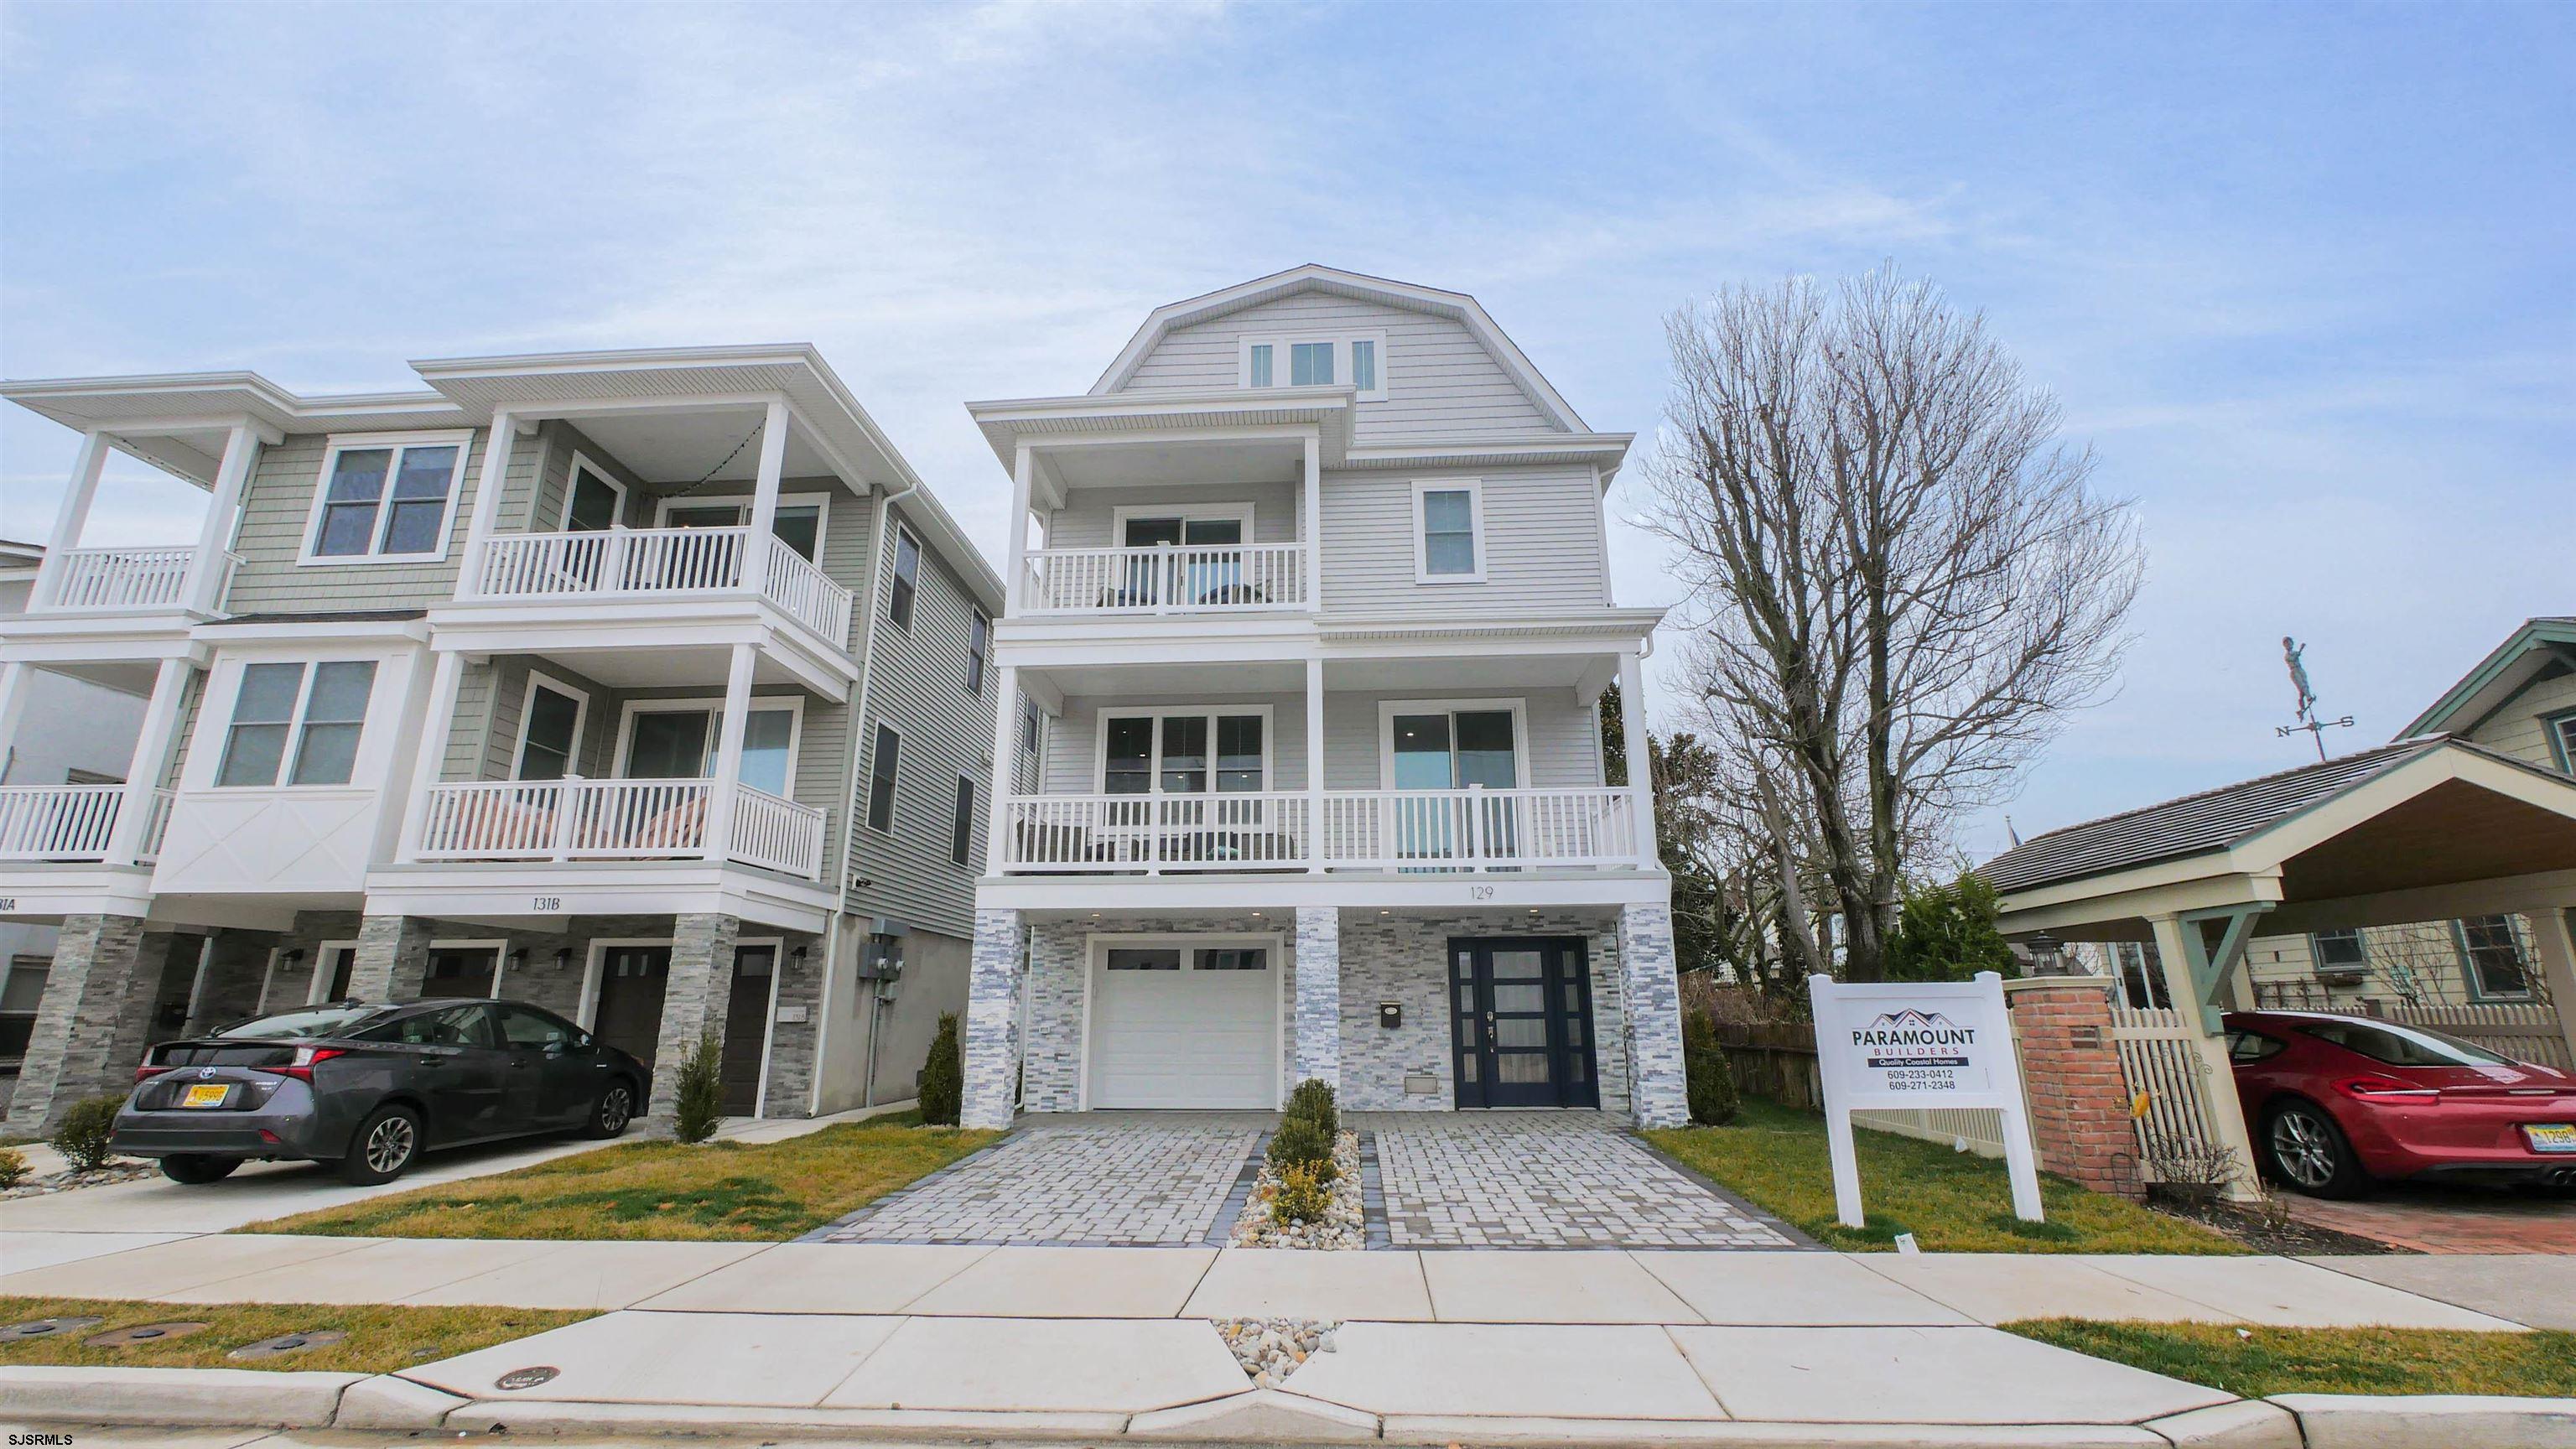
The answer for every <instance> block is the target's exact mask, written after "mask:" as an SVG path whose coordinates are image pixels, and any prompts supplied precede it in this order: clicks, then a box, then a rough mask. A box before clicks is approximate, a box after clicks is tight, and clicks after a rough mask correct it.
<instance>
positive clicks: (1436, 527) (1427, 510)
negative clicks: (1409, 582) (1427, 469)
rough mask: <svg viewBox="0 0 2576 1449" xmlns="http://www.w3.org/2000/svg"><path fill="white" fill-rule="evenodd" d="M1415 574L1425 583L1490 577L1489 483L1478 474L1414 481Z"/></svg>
mask: <svg viewBox="0 0 2576 1449" xmlns="http://www.w3.org/2000/svg"><path fill="white" fill-rule="evenodd" d="M1413 532H1414V541H1413V549H1414V552H1413V578H1414V582H1416V583H1423V584H1476V583H1482V582H1484V579H1485V488H1484V485H1483V484H1482V483H1481V482H1479V481H1477V480H1476V479H1473V478H1444V479H1440V480H1437V481H1425V482H1418V483H1415V484H1414V485H1413Z"/></svg>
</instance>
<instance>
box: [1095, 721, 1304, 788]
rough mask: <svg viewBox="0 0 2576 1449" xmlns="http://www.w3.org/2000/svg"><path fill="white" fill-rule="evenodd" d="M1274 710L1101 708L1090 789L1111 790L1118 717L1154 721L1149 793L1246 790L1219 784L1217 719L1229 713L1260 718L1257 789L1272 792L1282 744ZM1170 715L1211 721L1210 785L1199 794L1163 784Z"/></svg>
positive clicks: (1209, 736) (1208, 762) (1209, 734)
mask: <svg viewBox="0 0 2576 1449" xmlns="http://www.w3.org/2000/svg"><path fill="white" fill-rule="evenodd" d="M1273 713H1274V711H1273V710H1272V708H1271V706H1269V705H1266V704H1158V705H1152V706H1138V707H1135V708H1126V709H1104V710H1102V711H1100V714H1099V718H1098V721H1097V723H1096V724H1095V725H1094V730H1095V732H1096V733H1097V734H1098V736H1099V741H1098V743H1097V744H1095V745H1094V746H1093V748H1092V751H1091V793H1093V794H1094V795H1106V794H1108V793H1109V722H1110V721H1111V720H1119V719H1150V720H1152V721H1153V722H1154V756H1153V762H1152V767H1151V771H1150V773H1151V776H1152V780H1153V788H1152V789H1150V790H1148V791H1146V792H1145V793H1146V794H1147V795H1168V796H1171V797H1172V798H1175V799H1182V800H1200V799H1205V798H1207V797H1208V796H1210V795H1215V794H1219V793H1234V794H1241V793H1246V792H1242V791H1232V792H1220V791H1218V789H1217V788H1216V776H1217V768H1216V722H1217V721H1218V720H1220V719H1224V718H1227V717H1229V716H1232V717H1236V718H1241V717H1244V716H1258V717H1259V718H1260V720H1261V790H1260V791H1259V792H1258V793H1262V794H1269V793H1272V792H1274V791H1276V790H1278V789H1279V774H1278V767H1277V765H1276V764H1275V763H1274V761H1273V756H1274V754H1275V752H1276V751H1277V749H1278V745H1279V728H1278V722H1277V721H1276V720H1275V719H1274V718H1272V716H1273ZM1171 718H1179V719H1190V718H1199V719H1204V720H1206V721H1207V722H1208V757H1207V777H1208V787H1207V789H1205V790H1204V791H1201V792H1200V793H1198V794H1196V795H1186V794H1181V793H1179V792H1176V791H1169V790H1165V789H1164V788H1163V721H1164V720H1166V719H1171Z"/></svg>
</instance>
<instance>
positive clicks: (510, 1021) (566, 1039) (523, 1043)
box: [500, 1005, 573, 1051]
mask: <svg viewBox="0 0 2576 1449" xmlns="http://www.w3.org/2000/svg"><path fill="white" fill-rule="evenodd" d="M500 1012H501V1040H502V1042H503V1043H504V1044H506V1045H509V1046H513V1047H534V1048H536V1049H537V1050H539V1051H544V1050H548V1049H551V1048H555V1047H563V1046H569V1045H571V1043H572V1039H573V1027H572V1023H570V1022H568V1021H565V1020H564V1019H563V1018H562V1017H559V1016H552V1015H549V1014H547V1013H545V1012H542V1011H539V1010H537V1009H536V1008H535V1007H533V1006H518V1005H504V1006H502V1007H501V1008H500Z"/></svg>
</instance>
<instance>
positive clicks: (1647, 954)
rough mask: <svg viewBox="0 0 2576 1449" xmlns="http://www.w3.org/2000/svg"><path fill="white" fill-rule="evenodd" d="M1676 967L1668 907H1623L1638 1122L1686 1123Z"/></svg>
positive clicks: (1622, 949) (1627, 1025) (1622, 984)
mask: <svg viewBox="0 0 2576 1449" xmlns="http://www.w3.org/2000/svg"><path fill="white" fill-rule="evenodd" d="M1622 702H1623V703H1624V702H1625V701H1622ZM1675 970H1676V968H1675V966H1674V959H1673V912H1672V908H1671V907H1670V906H1667V905H1661V904H1654V905H1649V904H1643V903H1640V904H1635V905H1626V906H1621V907H1620V908H1619V1009H1620V1011H1619V1014H1620V1017H1621V1020H1622V1022H1623V1025H1622V1027H1621V1032H1622V1034H1623V1035H1624V1036H1625V1037H1626V1038H1627V1048H1628V1110H1629V1112H1630V1113H1631V1114H1633V1115H1634V1116H1635V1117H1636V1119H1637V1125H1638V1126H1639V1127H1682V1126H1687V1125H1689V1122H1690V1091H1689V1088H1688V1086H1687V1084H1686V1083H1685V1081H1684V1079H1683V1076H1682V988H1681V980H1680V978H1679V977H1678V976H1677V975H1676V974H1675Z"/></svg>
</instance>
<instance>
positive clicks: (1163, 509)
mask: <svg viewBox="0 0 2576 1449" xmlns="http://www.w3.org/2000/svg"><path fill="white" fill-rule="evenodd" d="M1131 518H1177V519H1179V520H1181V527H1182V529H1183V531H1185V532H1186V531H1187V530H1188V528H1189V526H1190V525H1191V524H1193V523H1210V522H1214V521H1216V520H1219V519H1231V520H1233V521H1234V522H1236V523H1239V524H1241V525H1242V526H1243V542H1242V543H1241V544H1240V545H1237V544H1226V543H1202V544H1175V545H1173V547H1175V548H1235V547H1243V548H1249V547H1251V546H1252V505H1251V504H1250V503H1234V502H1225V503H1164V504H1151V503H1121V504H1119V505H1117V506H1115V507H1113V508H1111V509H1110V510H1109V546H1110V547H1111V548H1126V547H1128V544H1127V541H1126V540H1127V520H1129V519H1131ZM1148 546H1149V545H1145V544H1138V545H1136V547H1138V548H1144V547H1148Z"/></svg>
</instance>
